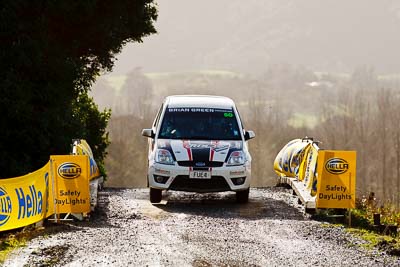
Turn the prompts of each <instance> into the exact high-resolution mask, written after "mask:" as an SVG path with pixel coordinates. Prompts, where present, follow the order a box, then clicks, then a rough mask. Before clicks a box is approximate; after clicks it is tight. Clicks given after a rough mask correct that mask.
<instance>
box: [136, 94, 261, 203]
mask: <svg viewBox="0 0 400 267" xmlns="http://www.w3.org/2000/svg"><path fill="white" fill-rule="evenodd" d="M142 135H143V136H146V137H149V138H151V139H149V158H148V159H149V168H148V174H147V177H148V185H149V187H150V201H151V202H152V203H159V202H160V201H161V198H162V190H177V191H187V192H223V191H235V192H236V199H237V202H240V203H244V202H247V201H248V198H249V187H250V179H251V156H250V153H249V150H248V147H247V142H246V141H247V140H249V139H252V138H254V137H255V134H254V132H253V131H245V130H244V128H243V125H242V122H241V121H240V117H239V113H238V111H237V109H236V106H235V104H234V102H233V101H232V100H231V99H230V98H227V97H220V96H198V95H188V96H185V95H183V96H169V97H167V98H166V99H165V100H164V102H163V104H162V106H161V108H160V110H159V112H158V114H157V116H156V118H155V120H154V123H153V126H152V128H151V129H143V131H142Z"/></svg>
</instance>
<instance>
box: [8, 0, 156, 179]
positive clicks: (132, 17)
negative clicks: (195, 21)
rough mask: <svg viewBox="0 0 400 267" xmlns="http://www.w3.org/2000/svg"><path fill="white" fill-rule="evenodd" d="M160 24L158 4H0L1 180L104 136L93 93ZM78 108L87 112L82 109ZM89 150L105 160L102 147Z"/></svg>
mask: <svg viewBox="0 0 400 267" xmlns="http://www.w3.org/2000/svg"><path fill="white" fill-rule="evenodd" d="M156 18H157V9H156V6H155V4H153V0H135V1H129V0H117V1H112V2H110V1H106V0H89V1H46V0H42V1H39V0H32V1H25V0H4V1H2V2H1V3H0V94H1V98H0V109H1V110H0V111H1V115H2V118H1V120H0V127H1V138H0V177H3V178H4V177H10V176H16V175H21V174H24V173H26V172H28V171H32V170H35V169H37V168H39V167H41V166H42V165H44V164H45V163H46V162H47V161H48V159H49V155H50V154H65V153H68V152H69V149H70V143H71V139H73V138H77V137H80V138H88V139H91V137H90V136H94V135H95V134H94V133H96V131H97V134H102V133H104V132H103V131H104V129H105V127H104V124H103V122H104V121H107V119H106V118H107V116H108V115H107V114H108V113H107V112H105V113H101V112H99V113H97V114H96V112H94V109H97V108H96V107H95V106H93V103H91V101H92V100H90V99H88V98H87V93H88V91H89V90H90V86H91V85H92V83H93V82H94V81H95V79H96V77H97V76H98V75H99V74H100V73H101V71H104V70H105V71H110V70H111V69H112V67H113V64H114V59H115V57H114V56H115V54H116V53H118V52H120V51H121V49H122V47H123V45H124V44H126V43H127V42H131V41H134V42H141V41H142V38H143V37H144V36H147V35H149V34H152V33H155V32H156V31H155V29H154V26H153V23H154V21H155V20H156ZM79 99H80V100H79ZM77 101H78V102H79V101H84V102H86V104H87V105H83V106H81V107H79V108H78V109H77V108H76V103H77ZM80 103H81V102H80ZM86 108H88V109H86ZM88 118H90V120H94V122H93V123H91V124H90V125H89V124H86V125H85V124H84V125H82V124H81V123H82V122H84V121H86V122H88V121H89V120H88ZM104 119H106V120H104ZM78 125H79V127H78ZM85 127H94V128H91V129H85ZM94 140H101V138H100V139H98V138H97V139H96V138H94V139H92V140H88V141H89V144H90V142H91V141H92V142H97V141H94ZM103 141H104V140H103ZM103 141H101V142H103ZM90 145H92V146H93V148H94V149H93V150H94V151H93V152H94V154H95V157H96V158H98V159H100V158H102V157H104V155H105V154H104V152H105V147H104V146H103V145H100V144H97V143H92V144H90Z"/></svg>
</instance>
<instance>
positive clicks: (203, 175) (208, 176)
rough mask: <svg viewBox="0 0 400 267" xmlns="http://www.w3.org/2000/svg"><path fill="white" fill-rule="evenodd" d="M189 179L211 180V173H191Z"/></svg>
mask: <svg viewBox="0 0 400 267" xmlns="http://www.w3.org/2000/svg"><path fill="white" fill-rule="evenodd" d="M189 178H192V179H211V172H209V171H191V172H189Z"/></svg>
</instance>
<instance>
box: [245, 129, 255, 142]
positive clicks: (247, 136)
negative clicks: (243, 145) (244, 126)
mask: <svg viewBox="0 0 400 267" xmlns="http://www.w3.org/2000/svg"><path fill="white" fill-rule="evenodd" d="M254 137H256V134H255V133H254V132H253V131H246V132H245V133H244V140H246V141H247V140H250V139H253V138H254Z"/></svg>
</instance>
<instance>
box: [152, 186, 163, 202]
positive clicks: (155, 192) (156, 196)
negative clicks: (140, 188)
mask: <svg viewBox="0 0 400 267" xmlns="http://www.w3.org/2000/svg"><path fill="white" fill-rule="evenodd" d="M161 199H162V190H160V189H155V188H151V187H150V202H151V203H160V202H161Z"/></svg>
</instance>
